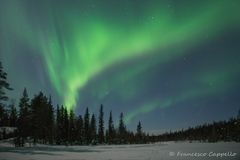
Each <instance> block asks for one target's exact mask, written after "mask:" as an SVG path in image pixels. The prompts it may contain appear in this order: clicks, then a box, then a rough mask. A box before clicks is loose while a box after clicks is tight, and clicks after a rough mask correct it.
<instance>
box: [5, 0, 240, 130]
mask: <svg viewBox="0 0 240 160" xmlns="http://www.w3.org/2000/svg"><path fill="white" fill-rule="evenodd" d="M239 6H240V5H239V2H238V1H237V0H236V1H234V0H233V1H231V2H229V1H224V0H223V1H211V2H209V1H181V2H179V1H174V0H164V1H127V0H124V1H119V2H114V1H101V3H100V2H99V1H95V0H92V1H71V2H69V1H55V0H53V1H51V2H50V1H45V0H44V1H38V2H36V1H35V2H33V1H29V0H22V1H21V2H20V1H17V0H12V1H8V0H2V1H1V5H0V10H1V11H0V22H1V23H0V35H1V36H0V37H1V38H0V60H1V61H2V63H3V66H4V69H5V70H6V72H7V73H8V80H9V82H10V84H11V86H12V87H13V88H14V91H10V92H8V94H9V97H10V98H11V99H14V100H15V102H16V105H17V104H18V99H19V97H20V95H21V94H22V91H23V89H24V87H26V88H27V90H28V92H29V94H30V96H33V95H34V94H37V93H38V92H39V91H43V92H44V93H45V94H46V95H50V94H51V96H52V98H53V102H54V105H55V106H56V104H63V105H65V106H66V107H68V108H73V109H75V111H76V112H77V113H78V114H82V113H83V112H84V110H85V108H86V107H89V109H90V111H91V112H94V113H96V114H98V110H99V107H100V104H103V105H104V109H105V117H106V119H107V118H108V113H109V111H110V110H112V111H113V116H114V119H115V120H116V122H117V121H118V118H119V115H120V112H123V113H124V115H125V121H126V123H127V125H128V127H129V128H131V129H135V128H136V124H137V122H138V121H139V120H141V121H142V124H143V128H144V129H145V130H147V131H152V132H153V131H154V132H160V131H165V130H170V129H172V130H175V129H181V128H187V127H189V126H195V125H198V124H203V123H205V122H212V121H214V120H215V121H218V120H225V119H228V118H230V117H233V116H236V114H237V112H238V110H239V109H240V94H239V89H240V84H239V82H240V54H239V53H240V52H239V51H240V46H239V44H240V32H239V27H240V19H239V16H238V12H239V10H240V8H239ZM106 122H107V121H106Z"/></svg>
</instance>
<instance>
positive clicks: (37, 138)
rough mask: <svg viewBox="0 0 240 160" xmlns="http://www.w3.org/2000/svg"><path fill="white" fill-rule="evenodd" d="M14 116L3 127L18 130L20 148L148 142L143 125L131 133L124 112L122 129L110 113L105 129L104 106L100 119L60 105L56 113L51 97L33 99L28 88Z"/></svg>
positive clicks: (120, 121)
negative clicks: (26, 144) (31, 145)
mask: <svg viewBox="0 0 240 160" xmlns="http://www.w3.org/2000/svg"><path fill="white" fill-rule="evenodd" d="M10 113H13V116H10V115H11V114H10V115H9V116H7V117H9V118H8V120H7V121H5V123H6V122H7V123H8V124H2V125H3V126H12V127H16V128H17V129H16V130H15V133H14V137H15V144H16V146H24V144H25V142H28V143H31V144H36V143H41V144H57V145H89V144H130V143H131V144H132V143H144V141H143V140H142V137H143V135H144V133H143V132H142V126H141V122H139V124H138V126H137V130H136V133H133V132H131V131H128V130H127V128H126V125H125V123H124V116H123V113H121V114H120V118H119V126H118V127H116V128H115V127H114V123H113V117H112V112H111V111H110V113H109V121H108V127H107V128H106V129H105V128H104V126H105V125H104V110H103V105H101V106H100V109H99V116H98V119H97V118H96V116H95V114H94V113H92V114H90V112H89V109H88V108H86V110H85V114H84V115H83V116H82V115H78V116H76V115H75V113H74V111H73V110H68V109H67V108H66V107H64V106H61V107H60V106H59V105H57V107H56V110H54V107H53V104H52V100H51V97H47V96H46V95H44V94H43V93H42V92H39V93H38V94H37V95H35V96H34V97H33V98H32V99H31V100H30V98H29V97H28V93H27V90H26V89H24V91H23V94H22V97H21V98H20V101H19V111H16V108H15V107H14V106H13V107H12V108H11V111H10ZM11 117H14V120H12V119H11ZM10 121H11V125H10ZM97 123H98V124H97ZM97 126H98V127H97ZM11 136H13V135H11ZM4 138H6V137H4Z"/></svg>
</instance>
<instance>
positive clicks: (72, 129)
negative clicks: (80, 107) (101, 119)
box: [69, 110, 76, 145]
mask: <svg viewBox="0 0 240 160" xmlns="http://www.w3.org/2000/svg"><path fill="white" fill-rule="evenodd" d="M75 135H76V127H75V115H74V112H73V110H70V115H69V142H70V144H71V145H72V144H73V143H74V140H75Z"/></svg>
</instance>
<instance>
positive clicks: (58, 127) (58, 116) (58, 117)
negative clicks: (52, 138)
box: [56, 105, 62, 144]
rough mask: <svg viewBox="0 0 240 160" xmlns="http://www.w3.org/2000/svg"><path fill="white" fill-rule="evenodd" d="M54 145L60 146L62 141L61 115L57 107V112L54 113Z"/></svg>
mask: <svg viewBox="0 0 240 160" xmlns="http://www.w3.org/2000/svg"><path fill="white" fill-rule="evenodd" d="M56 112H57V113H56V144H61V140H62V134H61V132H62V123H61V119H62V117H61V113H60V108H59V105H57V111H56Z"/></svg>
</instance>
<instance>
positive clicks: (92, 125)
mask: <svg viewBox="0 0 240 160" xmlns="http://www.w3.org/2000/svg"><path fill="white" fill-rule="evenodd" d="M90 135H91V138H90V139H91V143H92V144H95V143H96V136H97V126H96V118H95V115H94V114H92V118H91V122H90Z"/></svg>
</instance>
